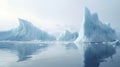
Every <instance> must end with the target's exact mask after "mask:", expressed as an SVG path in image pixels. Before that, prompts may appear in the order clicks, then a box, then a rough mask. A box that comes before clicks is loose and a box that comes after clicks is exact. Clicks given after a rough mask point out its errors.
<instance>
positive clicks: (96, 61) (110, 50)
mask: <svg viewBox="0 0 120 67" xmlns="http://www.w3.org/2000/svg"><path fill="white" fill-rule="evenodd" d="M119 52H120V49H119V44H118V43H117V44H116V43H77V44H75V43H71V42H50V43H43V42H37V43H35V42H0V67H119V66H120V53H119Z"/></svg>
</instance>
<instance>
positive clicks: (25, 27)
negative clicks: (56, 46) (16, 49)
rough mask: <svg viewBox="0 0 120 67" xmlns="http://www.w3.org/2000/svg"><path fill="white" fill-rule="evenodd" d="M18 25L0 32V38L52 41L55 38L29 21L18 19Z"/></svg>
mask: <svg viewBox="0 0 120 67" xmlns="http://www.w3.org/2000/svg"><path fill="white" fill-rule="evenodd" d="M19 22H20V23H19V27H18V28H15V29H11V30H9V31H1V32H0V40H10V41H11V40H12V41H30V40H41V41H53V40H56V38H55V37H54V36H52V35H50V34H48V33H47V32H45V31H43V30H40V29H38V28H37V27H35V26H34V25H32V23H30V22H29V21H26V20H23V19H19Z"/></svg>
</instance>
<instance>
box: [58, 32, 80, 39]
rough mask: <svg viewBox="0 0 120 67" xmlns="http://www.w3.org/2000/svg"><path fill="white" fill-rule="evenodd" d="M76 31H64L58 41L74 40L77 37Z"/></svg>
mask: <svg viewBox="0 0 120 67" xmlns="http://www.w3.org/2000/svg"><path fill="white" fill-rule="evenodd" d="M78 36H79V35H78V33H77V32H73V33H72V32H70V31H68V30H67V31H65V32H64V33H63V34H62V35H61V36H60V37H59V41H75V40H76V39H77V38H78Z"/></svg>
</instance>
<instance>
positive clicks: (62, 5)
mask: <svg viewBox="0 0 120 67" xmlns="http://www.w3.org/2000/svg"><path fill="white" fill-rule="evenodd" d="M119 3H120V1H119V0H0V30H9V29H11V28H14V27H17V26H18V21H17V20H18V19H17V18H23V19H26V20H28V21H31V22H32V23H33V24H34V25H36V26H37V27H39V28H43V29H45V30H47V31H53V32H54V33H57V32H58V33H59V32H61V31H64V30H67V29H68V30H72V31H79V29H80V27H81V23H82V22H83V21H84V8H85V7H86V6H87V7H88V8H89V9H90V11H91V12H92V13H93V12H97V13H98V15H99V17H100V19H101V21H102V22H105V23H111V25H112V26H113V27H114V28H118V27H119V24H120V23H119V22H120V19H119V18H120V13H119V12H120V7H119V6H120V5H119ZM119 29H120V28H119Z"/></svg>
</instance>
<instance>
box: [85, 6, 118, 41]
mask: <svg viewBox="0 0 120 67" xmlns="http://www.w3.org/2000/svg"><path fill="white" fill-rule="evenodd" d="M84 36H85V39H87V40H89V41H92V42H103V41H114V40H116V39H117V35H116V31H115V30H114V29H112V28H111V27H110V25H106V24H104V23H102V22H101V21H100V20H99V18H98V15H97V13H94V14H91V13H90V11H89V9H88V8H85V22H84Z"/></svg>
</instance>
